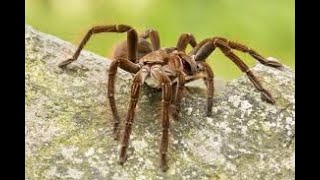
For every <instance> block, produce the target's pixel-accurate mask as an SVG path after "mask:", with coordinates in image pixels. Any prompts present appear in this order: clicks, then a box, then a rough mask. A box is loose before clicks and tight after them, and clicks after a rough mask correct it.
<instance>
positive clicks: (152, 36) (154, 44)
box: [140, 29, 160, 51]
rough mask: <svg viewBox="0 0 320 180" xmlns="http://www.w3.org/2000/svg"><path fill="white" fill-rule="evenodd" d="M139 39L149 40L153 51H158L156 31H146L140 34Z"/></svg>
mask: <svg viewBox="0 0 320 180" xmlns="http://www.w3.org/2000/svg"><path fill="white" fill-rule="evenodd" d="M140 37H141V38H143V39H147V38H150V41H151V44H152V49H153V51H156V50H158V49H160V37H159V33H158V31H156V30H153V29H148V30H146V31H145V32H144V33H142V34H141V35H140Z"/></svg>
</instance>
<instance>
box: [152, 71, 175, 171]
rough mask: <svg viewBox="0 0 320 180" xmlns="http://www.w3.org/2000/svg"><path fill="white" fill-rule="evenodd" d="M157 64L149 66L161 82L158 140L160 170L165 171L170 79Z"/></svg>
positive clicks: (166, 167) (170, 91)
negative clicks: (159, 136) (159, 135)
mask: <svg viewBox="0 0 320 180" xmlns="http://www.w3.org/2000/svg"><path fill="white" fill-rule="evenodd" d="M161 69H162V67H161V66H159V65H155V66H153V67H152V68H151V76H153V77H154V78H155V79H157V80H158V82H160V83H161V90H162V101H161V115H162V117H161V118H162V119H161V126H162V135H161V141H160V168H161V170H162V171H167V169H168V164H167V152H168V141H169V126H170V121H169V108H170V104H171V95H172V87H171V81H170V79H169V77H168V76H166V75H165V74H163V69H162V70H161Z"/></svg>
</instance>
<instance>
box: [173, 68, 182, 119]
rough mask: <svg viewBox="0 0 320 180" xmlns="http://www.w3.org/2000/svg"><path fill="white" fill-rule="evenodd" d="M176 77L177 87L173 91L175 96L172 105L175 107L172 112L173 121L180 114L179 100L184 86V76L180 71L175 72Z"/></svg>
mask: <svg viewBox="0 0 320 180" xmlns="http://www.w3.org/2000/svg"><path fill="white" fill-rule="evenodd" d="M176 73H177V76H178V81H177V86H176V89H175V94H174V99H173V101H174V105H175V111H173V117H174V118H175V119H178V114H179V112H180V105H181V100H182V97H183V90H184V85H185V75H184V74H183V72H182V71H181V70H178V71H177V72H176Z"/></svg>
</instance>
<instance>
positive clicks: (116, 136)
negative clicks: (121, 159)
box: [113, 123, 120, 141]
mask: <svg viewBox="0 0 320 180" xmlns="http://www.w3.org/2000/svg"><path fill="white" fill-rule="evenodd" d="M113 139H114V140H116V141H118V140H119V139H120V130H119V123H115V124H114V128H113Z"/></svg>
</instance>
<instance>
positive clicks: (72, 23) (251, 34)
mask: <svg viewBox="0 0 320 180" xmlns="http://www.w3.org/2000/svg"><path fill="white" fill-rule="evenodd" d="M25 8H26V9H25V11H26V23H27V24H30V25H32V26H33V27H35V28H37V29H39V30H40V31H43V32H46V33H50V34H53V35H56V36H59V37H61V38H62V39H65V40H67V41H70V42H72V43H74V44H76V45H77V44H79V43H80V41H81V39H82V37H83V36H84V34H85V33H86V31H87V30H88V29H89V28H90V27H92V26H94V25H103V24H119V23H123V24H129V25H131V26H133V27H135V28H136V29H137V30H138V31H140V32H142V31H144V30H145V29H147V28H154V29H157V30H158V31H159V33H160V36H161V45H162V46H174V45H175V44H176V42H177V39H178V36H179V35H180V34H181V33H182V32H190V33H193V34H194V35H195V37H196V39H197V41H198V42H199V41H201V40H202V39H204V38H207V37H212V36H224V37H226V38H228V39H230V40H235V41H238V42H242V43H244V44H246V45H248V46H249V47H251V48H253V49H255V50H257V51H258V52H260V53H261V54H262V55H264V56H266V57H268V56H273V57H276V58H277V59H279V60H280V61H281V62H282V63H284V64H286V65H289V66H291V67H292V68H294V65H295V56H294V52H295V46H294V43H295V21H294V19H295V14H294V8H295V4H294V0H281V1H279V0H268V1H256V0H242V1H236V0H199V1H194V0H183V1H172V0H152V1H151V0H135V1H130V0H67V1H65V0H26V6H25ZM125 38H126V35H124V34H99V35H96V36H93V38H92V39H91V40H90V41H89V43H88V44H87V46H86V47H85V48H86V49H88V50H91V51H93V52H96V53H97V54H100V55H102V56H107V57H111V54H112V49H113V47H114V44H116V43H117V42H119V41H121V40H124V39H125ZM189 49H190V48H189ZM213 54H214V55H211V56H210V58H209V60H208V61H209V63H210V64H211V65H212V66H213V68H214V72H215V75H216V76H218V77H220V78H224V79H231V78H234V77H237V76H239V75H240V74H241V72H240V70H239V69H238V68H237V67H236V66H235V65H234V64H233V63H232V62H231V61H230V60H228V59H227V58H226V57H224V56H223V55H222V53H221V51H220V50H217V51H215V52H214V53H213ZM237 54H238V55H239V56H240V57H241V58H242V59H244V61H245V62H246V63H247V64H248V65H249V66H252V65H254V64H255V61H254V59H253V58H251V57H250V56H249V55H245V54H243V53H237ZM70 56H71V55H70Z"/></svg>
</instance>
